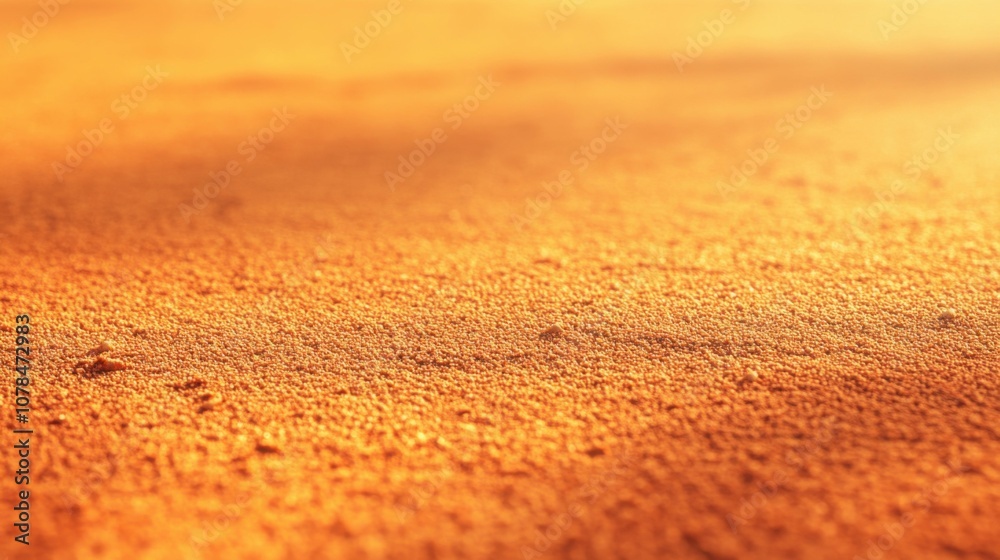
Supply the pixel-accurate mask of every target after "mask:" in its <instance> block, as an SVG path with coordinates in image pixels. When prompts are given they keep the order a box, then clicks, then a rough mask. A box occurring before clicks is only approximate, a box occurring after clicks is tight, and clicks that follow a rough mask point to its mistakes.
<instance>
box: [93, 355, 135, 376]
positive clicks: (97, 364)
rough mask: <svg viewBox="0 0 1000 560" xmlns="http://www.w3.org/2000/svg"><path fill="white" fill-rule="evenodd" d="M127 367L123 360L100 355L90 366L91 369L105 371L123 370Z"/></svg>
mask: <svg viewBox="0 0 1000 560" xmlns="http://www.w3.org/2000/svg"><path fill="white" fill-rule="evenodd" d="M126 367H127V366H126V365H125V362H123V361H121V360H113V359H110V358H104V357H100V358H97V359H96V360H94V364H93V365H92V366H91V367H90V369H91V371H96V372H100V373H104V372H108V371H122V370H124V369H125V368H126Z"/></svg>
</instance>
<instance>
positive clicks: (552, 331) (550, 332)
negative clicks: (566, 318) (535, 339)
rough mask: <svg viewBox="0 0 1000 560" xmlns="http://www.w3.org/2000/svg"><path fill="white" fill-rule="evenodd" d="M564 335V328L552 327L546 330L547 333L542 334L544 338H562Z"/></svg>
mask: <svg viewBox="0 0 1000 560" xmlns="http://www.w3.org/2000/svg"><path fill="white" fill-rule="evenodd" d="M562 333H563V328H562V327H561V326H559V325H552V326H551V327H549V328H548V329H546V330H545V332H543V333H542V336H546V337H555V336H560V335H561V334H562Z"/></svg>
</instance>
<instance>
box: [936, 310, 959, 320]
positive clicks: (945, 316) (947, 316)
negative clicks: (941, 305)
mask: <svg viewBox="0 0 1000 560" xmlns="http://www.w3.org/2000/svg"><path fill="white" fill-rule="evenodd" d="M955 317H958V311H955V310H954V309H945V310H944V311H942V312H941V315H940V316H939V317H938V319H940V320H942V321H954V320H955Z"/></svg>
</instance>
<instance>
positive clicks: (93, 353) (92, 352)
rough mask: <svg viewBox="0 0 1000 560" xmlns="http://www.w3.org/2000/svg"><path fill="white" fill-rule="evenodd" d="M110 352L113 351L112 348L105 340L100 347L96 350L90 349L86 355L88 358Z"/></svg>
mask: <svg viewBox="0 0 1000 560" xmlns="http://www.w3.org/2000/svg"><path fill="white" fill-rule="evenodd" d="M112 350H114V346H112V345H111V343H110V342H108V341H107V340H105V341H104V342H102V343H101V344H100V346H98V347H97V348H92V349H91V350H90V351H89V352H87V355H88V356H100V355H101V354H103V353H105V352H110V351H112Z"/></svg>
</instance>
